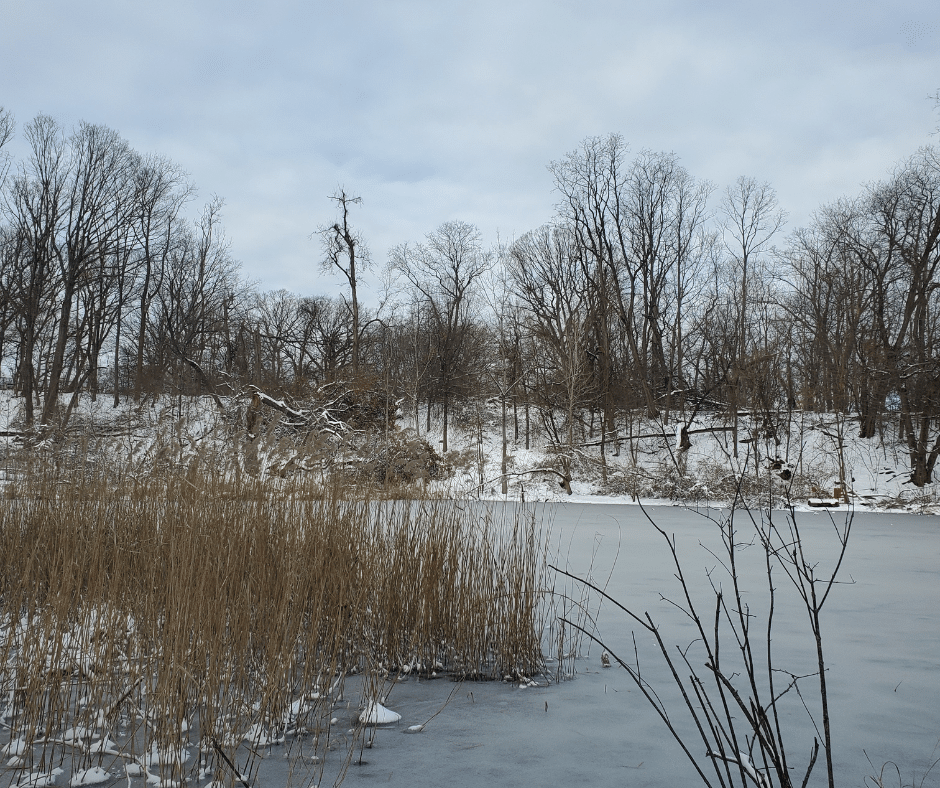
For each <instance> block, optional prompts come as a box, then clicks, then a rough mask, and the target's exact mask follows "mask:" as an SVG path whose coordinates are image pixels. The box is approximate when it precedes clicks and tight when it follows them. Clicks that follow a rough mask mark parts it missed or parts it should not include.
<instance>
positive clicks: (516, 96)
mask: <svg viewBox="0 0 940 788" xmlns="http://www.w3.org/2000/svg"><path fill="white" fill-rule="evenodd" d="M772 6H773V7H772ZM938 89H940V12H938V11H937V8H936V2H935V0H899V1H897V0H895V1H893V2H891V3H883V2H880V3H872V2H852V3H848V2H820V0H813V2H799V3H777V4H772V5H771V4H758V3H754V2H752V1H751V2H733V3H718V4H705V3H701V2H695V1H694V0H674V1H673V2H669V1H668V0H667V1H666V2H659V3H649V2H642V3H641V2H634V1H633V0H611V1H610V2H608V1H607V0H594V2H590V1H588V2H581V3H575V2H569V1H568V0H557V1H556V2H537V0H519V1H518V2H513V1H512V0H499V2H489V1H488V0H477V2H474V3H469V2H459V3H458V2H447V1H446V0H411V1H410V2H393V1H392V0H359V2H349V3H342V2H332V3H325V2H321V1H320V0H312V1H311V0H306V2H300V1H299V0H296V1H295V0H266V2H264V3H261V2H251V3H248V2H240V0H225V2H221V1H217V0H178V1H177V0H150V2H148V3H136V2H130V1H129V0H85V2H83V3H76V2H71V1H70V0H68V1H67V0H0V106H4V107H6V108H7V109H9V110H11V111H12V112H13V114H14V116H15V118H16V121H17V125H18V127H19V128H20V129H21V128H22V126H23V125H25V124H26V123H27V122H28V121H29V120H30V119H32V118H33V117H34V116H35V115H36V114H37V113H40V112H43V113H46V114H49V115H52V116H54V117H55V118H57V119H58V120H59V121H60V122H61V123H62V124H63V125H64V126H66V127H67V128H70V127H71V126H72V125H74V124H75V123H76V122H77V121H79V120H87V121H89V122H93V123H100V124H104V125H107V126H110V127H111V128H114V129H116V130H117V131H119V132H120V133H121V134H122V135H123V136H124V137H125V138H126V139H128V140H129V141H130V143H131V144H132V145H133V146H134V147H135V148H136V149H137V150H139V151H141V152H154V153H160V154H163V155H165V156H168V157H169V158H171V159H173V160H174V161H175V162H177V163H178V164H179V165H181V166H182V167H183V168H184V169H185V170H186V171H187V172H188V173H189V174H190V176H191V178H192V180H193V181H194V182H195V184H196V185H197V186H198V188H199V200H201V201H203V202H204V201H206V200H208V199H209V198H210V196H211V195H212V194H214V193H215V194H219V195H221V196H222V197H224V199H225V203H226V207H225V210H224V223H225V227H226V232H227V234H228V236H229V238H230V240H231V244H232V251H233V254H234V255H235V257H236V258H237V259H239V260H240V261H241V262H242V265H243V272H244V274H245V275H246V277H248V278H250V279H253V280H255V281H257V282H258V284H259V286H260V287H261V288H262V289H276V288H282V287H284V288H288V289H290V290H293V291H295V292H298V293H302V294H314V293H322V292H332V291H335V290H336V289H337V288H338V285H339V280H337V279H336V278H334V277H331V276H327V275H324V274H323V273H321V271H320V269H319V267H318V265H317V261H318V259H319V258H320V256H321V255H320V249H319V246H318V243H317V241H316V240H311V238H310V235H311V233H312V232H313V231H314V230H315V229H316V228H317V226H318V225H320V224H323V223H326V222H329V221H331V220H332V218H333V216H334V209H333V205H332V203H331V202H330V200H329V196H330V194H331V193H333V192H334V191H335V190H336V188H337V187H339V186H344V187H345V188H346V190H347V191H348V192H351V193H354V194H358V195H361V197H362V198H363V203H362V205H361V206H360V207H358V208H357V209H356V212H355V214H354V217H353V218H354V221H355V223H356V225H357V226H358V227H359V228H360V229H361V230H362V232H363V234H364V236H365V237H366V239H367V242H368V244H369V246H370V248H371V251H372V256H373V258H374V262H375V264H376V267H380V266H382V265H384V263H385V261H386V258H387V252H388V250H389V249H390V248H391V247H392V246H394V245H395V244H397V243H401V242H403V241H416V240H420V239H421V238H422V237H423V236H424V235H425V234H426V233H428V232H429V231H431V230H433V229H434V228H435V227H437V226H438V225H439V224H441V222H444V221H447V220H451V219H461V220H464V221H468V222H472V223H474V224H476V225H477V226H478V227H479V228H480V230H481V232H482V234H483V238H484V240H485V242H486V243H487V244H491V243H495V242H496V241H497V239H498V238H500V239H503V240H505V239H508V238H512V237H513V236H517V235H520V234H521V233H523V232H525V231H527V230H529V229H532V228H534V227H536V226H538V225H540V224H542V223H544V222H545V221H548V220H549V219H550V218H551V216H552V213H553V205H554V203H555V201H556V199H557V197H556V195H555V194H554V193H553V190H552V180H551V176H550V175H549V173H548V171H547V169H546V165H547V164H548V163H549V162H551V161H553V160H557V159H560V158H562V157H563V156H564V155H565V153H567V152H569V151H571V150H573V149H574V148H575V147H577V145H578V143H579V142H580V141H581V140H583V139H584V138H585V137H587V136H593V135H606V134H608V133H610V132H617V133H620V134H622V135H623V137H624V139H625V140H627V141H628V142H629V143H630V146H631V149H632V150H634V151H639V150H642V149H644V148H647V149H652V150H657V151H672V152H675V153H676V154H677V155H678V156H679V157H680V159H681V161H682V163H683V165H684V166H685V167H686V169H688V170H689V172H690V173H691V174H692V175H694V176H696V177H698V178H702V179H708V180H710V181H712V182H713V183H714V184H716V185H717V186H718V187H720V188H723V187H724V186H726V185H728V184H730V183H733V182H734V180H735V179H736V178H737V177H738V176H740V175H749V176H754V177H757V178H758V179H760V180H766V181H769V182H770V183H771V185H773V186H774V188H775V189H776V190H777V192H778V195H779V199H780V203H781V205H782V207H784V208H785V209H786V210H787V212H788V213H789V216H790V220H789V223H788V226H787V229H788V230H790V229H793V228H795V227H798V226H800V225H801V224H805V223H806V222H807V221H808V219H809V217H810V215H811V213H812V211H813V210H814V209H815V208H816V207H818V206H819V205H820V204H822V203H825V202H827V201H831V200H833V199H835V198H837V197H839V196H842V195H852V194H856V193H858V191H859V190H860V188H861V185H862V184H863V183H865V182H868V181H872V180H875V179H878V178H881V177H883V176H884V175H885V174H886V173H887V171H888V170H889V169H890V168H891V167H892V166H893V165H894V164H895V163H896V162H897V161H898V160H900V159H901V158H903V157H905V156H907V155H909V154H911V153H913V152H914V151H915V150H916V149H917V148H918V147H920V146H922V145H925V144H930V143H934V144H937V143H940V137H938V136H936V135H935V134H934V136H931V134H932V132H935V131H936V129H937V126H938V125H940V112H938V111H937V109H936V106H935V102H934V101H933V100H932V99H931V98H930V97H931V96H933V95H935V94H936V93H937V90H938ZM18 144H20V145H21V141H20V143H18ZM21 150H22V149H21V148H17V147H16V146H14V148H13V153H14V155H19V154H20V152H21ZM197 208H198V205H194V206H193V213H194V214H195V212H196V209H197Z"/></svg>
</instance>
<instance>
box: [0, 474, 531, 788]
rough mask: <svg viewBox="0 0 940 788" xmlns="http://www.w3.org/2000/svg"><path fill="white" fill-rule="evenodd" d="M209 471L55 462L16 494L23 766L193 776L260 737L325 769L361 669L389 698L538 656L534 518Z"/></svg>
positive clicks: (17, 752)
mask: <svg viewBox="0 0 940 788" xmlns="http://www.w3.org/2000/svg"><path fill="white" fill-rule="evenodd" d="M197 470H198V469H197V468H196V466H195V465H191V466H188V467H185V466H184V467H183V469H182V470H180V471H178V472H169V471H167V472H164V473H163V474H161V475H159V476H158V475H155V474H150V475H146V476H140V475H139V474H138V475H132V474H130V473H124V472H122V471H121V470H120V469H109V472H107V473H106V472H104V469H102V468H98V471H99V472H98V473H94V472H92V470H91V469H89V467H88V466H83V470H82V472H81V473H77V474H64V473H62V472H61V469H60V471H56V470H55V468H54V466H52V465H49V464H45V465H43V466H42V467H37V468H35V469H33V472H32V473H30V474H27V475H25V476H23V477H21V480H20V481H19V482H18V483H17V484H16V485H11V486H8V488H7V494H6V500H5V501H3V505H2V507H0V706H2V709H0V716H2V718H3V720H4V721H5V722H6V724H7V725H9V728H10V740H9V744H8V746H7V748H6V752H5V753H4V754H5V755H10V756H12V761H11V763H10V767H9V768H10V770H11V771H12V778H11V779H13V780H17V779H20V778H24V779H29V778H28V777H24V776H27V775H29V774H32V775H33V776H34V777H35V778H36V780H39V782H41V780H40V779H39V778H40V777H42V776H43V775H51V770H52V769H54V768H56V767H57V766H62V765H65V766H66V768H69V769H71V770H72V773H73V775H74V774H75V773H77V772H79V771H80V770H86V769H92V768H97V767H103V768H105V769H110V773H111V774H112V775H113V774H117V773H118V772H117V771H116V769H117V767H119V766H120V767H123V766H128V765H130V766H131V769H132V770H133V769H136V768H140V769H143V770H149V771H150V772H152V773H154V774H157V773H159V774H160V775H161V777H162V778H163V779H169V780H173V781H176V782H179V781H186V780H195V779H196V778H197V777H199V773H200V770H203V769H205V768H206V767H207V766H208V765H209V764H210V762H212V761H213V759H214V765H215V768H217V769H227V768H228V763H229V761H230V762H231V763H232V764H234V763H236V761H238V760H239V758H238V757H237V756H238V753H239V752H241V753H242V755H244V753H245V750H244V747H245V746H246V743H247V745H248V746H251V747H254V748H255V749H254V750H250V751H249V752H257V747H259V746H262V745H270V744H272V743H277V742H283V741H284V739H285V737H288V738H290V737H296V738H295V739H293V741H295V742H302V744H298V745H297V750H296V753H297V755H298V757H301V756H302V757H303V758H305V759H306V761H305V762H307V763H320V764H322V763H323V760H322V759H323V756H324V754H325V751H326V750H327V749H328V748H330V747H331V746H335V743H336V740H337V737H336V731H335V730H334V728H335V726H334V725H333V724H332V723H331V720H333V719H335V718H334V717H333V715H334V713H335V711H334V708H335V703H336V700H337V699H338V698H339V697H341V696H342V692H343V687H344V682H345V677H346V676H348V675H350V674H352V673H357V672H365V673H366V674H367V676H369V679H368V680H367V681H365V682H363V685H362V686H363V692H364V693H366V692H368V693H373V694H372V697H373V698H374V697H378V692H379V691H380V688H381V684H382V682H383V680H385V679H386V678H394V677H396V676H397V675H399V674H400V673H402V672H411V671H414V670H418V671H424V672H425V673H427V674H430V673H432V672H438V673H449V674H450V675H452V676H454V677H459V678H466V677H472V678H503V677H504V676H506V675H511V676H515V677H521V676H527V675H531V674H532V673H534V672H537V671H539V670H540V669H541V666H542V633H543V631H544V630H545V622H546V621H547V619H548V615H549V611H548V610H547V608H546V604H544V603H543V602H544V595H543V588H544V587H545V583H544V571H545V565H546V560H545V558H546V556H545V546H544V538H543V535H542V533H541V531H540V527H539V524H538V523H536V522H535V521H534V519H532V517H531V516H529V517H528V518H526V517H525V516H523V515H522V514H521V512H522V510H521V509H520V510H518V511H512V510H509V509H503V510H500V511H502V512H503V513H504V514H503V516H502V517H498V516H497V515H496V514H495V513H494V512H493V511H490V510H488V509H486V508H484V507H482V506H471V507H466V506H461V505H460V504H457V503H453V502H443V501H420V502H392V501H385V502H375V501H373V502H369V501H365V502H363V501H347V500H342V499H341V498H340V497H339V496H337V495H324V494H323V491H322V489H320V488H316V489H313V488H311V489H310V490H306V491H305V490H304V489H303V488H302V487H300V486H295V487H293V488H292V489H291V490H290V491H286V490H285V489H281V490H280V492H277V494H274V492H275V491H274V490H272V489H271V488H265V487H264V485H263V484H262V483H261V482H259V481H258V480H257V479H252V478H250V477H248V478H246V477H241V478H238V479H232V478H228V479H226V478H224V477H222V476H221V475H208V474H203V473H201V472H197ZM367 701H368V699H367V698H363V702H364V703H365V702H367ZM349 724H350V722H349V720H348V719H345V720H344V721H343V722H342V723H340V725H341V726H342V727H343V731H344V732H345V729H346V728H348V727H349ZM331 731H332V738H331ZM353 738H355V736H354V737H353ZM240 747H241V748H242V749H241V750H239V748H240ZM194 750H196V751H198V757H194V753H193V751H194ZM226 759H227V760H226ZM241 761H242V762H244V761H245V758H244V757H241ZM252 762H253V761H252V758H251V757H250V756H249V766H250V764H251V763H252ZM242 768H243V769H244V768H245V767H242ZM53 776H54V775H53ZM314 777H315V775H312V776H311V778H310V779H311V781H313V779H314ZM36 780H34V782H36Z"/></svg>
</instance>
